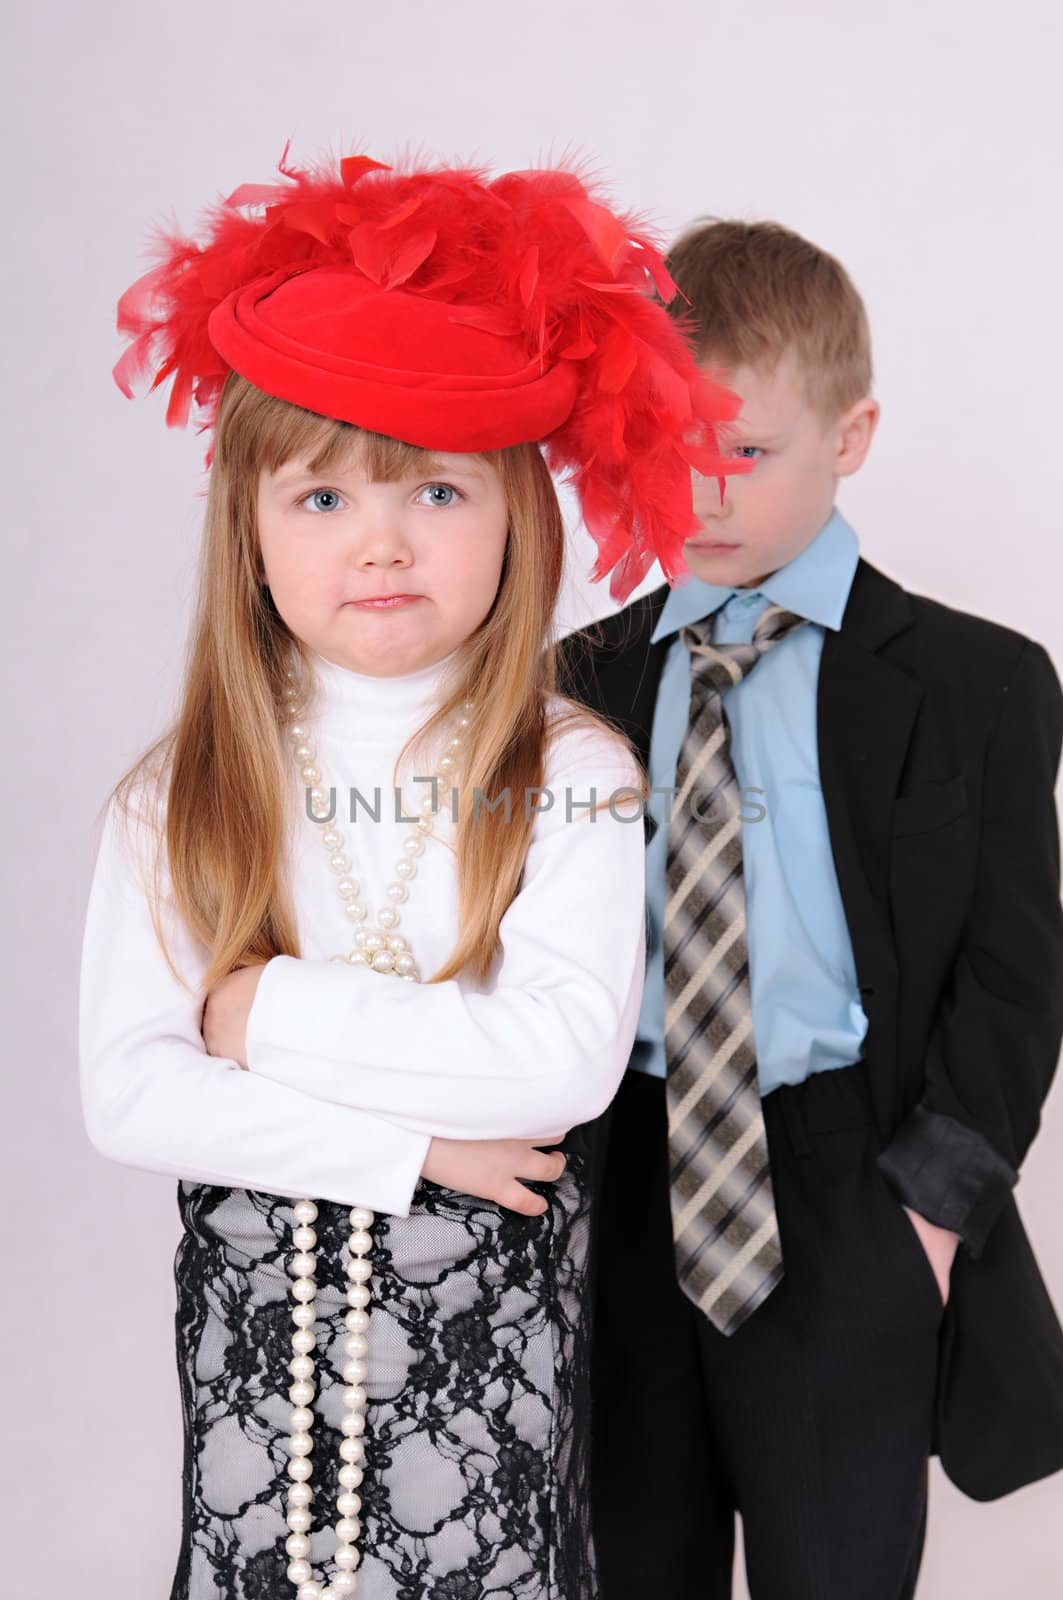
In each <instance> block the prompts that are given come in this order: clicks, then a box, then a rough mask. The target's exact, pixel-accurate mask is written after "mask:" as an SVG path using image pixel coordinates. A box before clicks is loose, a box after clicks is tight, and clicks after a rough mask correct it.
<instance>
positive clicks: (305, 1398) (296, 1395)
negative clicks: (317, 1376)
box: [288, 1378, 314, 1406]
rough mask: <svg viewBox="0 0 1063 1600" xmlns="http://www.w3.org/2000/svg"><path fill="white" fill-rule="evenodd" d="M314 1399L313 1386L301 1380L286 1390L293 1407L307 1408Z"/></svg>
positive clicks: (303, 1379)
mask: <svg viewBox="0 0 1063 1600" xmlns="http://www.w3.org/2000/svg"><path fill="white" fill-rule="evenodd" d="M313 1398H314V1385H313V1384H312V1383H307V1381H306V1379H305V1378H301V1379H300V1380H299V1382H298V1383H293V1384H292V1385H291V1387H290V1388H289V1390H288V1399H289V1400H290V1401H291V1403H292V1405H293V1406H308V1405H309V1404H310V1402H311V1400H312V1399H313Z"/></svg>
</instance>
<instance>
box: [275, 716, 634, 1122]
mask: <svg viewBox="0 0 1063 1600" xmlns="http://www.w3.org/2000/svg"><path fill="white" fill-rule="evenodd" d="M596 737H597V738H598V740H599V746H598V750H599V753H598V754H593V753H591V752H589V750H588V746H587V742H586V734H584V735H583V736H582V738H581V737H575V738H570V737H567V736H564V735H563V736H562V738H561V740H559V741H558V742H559V744H560V743H562V742H563V744H564V750H563V751H562V752H559V756H558V760H557V761H555V762H554V763H553V764H552V765H550V766H548V768H547V777H546V780H545V782H546V786H547V787H548V788H549V789H550V791H551V793H552V794H553V796H554V803H553V805H552V806H551V808H550V809H549V810H547V811H544V812H540V814H539V815H538V817H537V818H536V822H535V827H534V830H533V834H532V839H531V843H530V847H529V850H528V855H527V860H526V864H525V870H524V875H523V878H522V881H521V886H520V889H519V891H518V893H517V895H516V896H515V898H514V899H513V901H512V903H511V904H510V906H509V908H508V909H507V911H506V913H505V915H504V916H503V918H502V921H501V924H500V930H499V931H500V939H501V953H500V956H499V958H498V959H497V960H496V963H495V965H494V967H493V968H492V972H491V974H490V975H489V981H488V983H487V984H486V985H484V986H474V985H472V984H469V983H466V982H465V980H464V978H459V979H451V980H449V981H447V982H444V983H439V984H412V983H402V982H397V981H395V980H394V979H388V980H382V979H381V978H380V977H379V976H378V975H377V974H375V973H372V972H370V971H368V970H367V969H366V968H359V967H348V966H345V965H343V964H340V963H335V962H329V961H302V960H296V959H294V958H292V957H289V956H277V957H275V958H274V959H273V960H272V961H270V962H268V963H267V964H266V966H265V968H264V970H263V973H262V976H261V978H260V980H259V984H258V989H257V991H256V993H255V997H254V1000H253V1002H252V1005H251V1010H250V1014H249V1016H248V1025H247V1051H246V1054H247V1062H248V1066H249V1067H250V1068H251V1071H252V1074H253V1075H254V1076H256V1077H261V1078H263V1079H271V1080H272V1081H273V1082H274V1083H277V1084H283V1085H286V1086H289V1087H291V1086H296V1085H297V1086H298V1087H299V1088H301V1089H302V1090H303V1091H304V1092H306V1093H308V1094H312V1095H316V1096H319V1097H320V1099H321V1101H322V1102H323V1103H324V1102H327V1103H329V1104H330V1105H333V1106H344V1107H350V1106H358V1107H360V1108H361V1109H362V1110H363V1111H367V1112H372V1113H374V1114H376V1115H378V1116H392V1115H397V1116H401V1118H402V1121H403V1124H404V1126H407V1127H417V1128H422V1129H423V1128H427V1127H429V1126H431V1127H432V1128H434V1129H435V1130H436V1131H438V1132H441V1133H444V1134H447V1135H449V1136H451V1137H454V1138H472V1139H477V1138H481V1139H487V1138H501V1137H507V1138H538V1137H543V1136H545V1135H547V1134H551V1133H557V1132H559V1131H560V1130H562V1129H564V1130H567V1129H568V1128H571V1127H574V1126H575V1125H576V1124H578V1123H581V1122H586V1121H589V1120H591V1119H592V1118H594V1117H596V1116H597V1115H598V1114H599V1113H600V1112H601V1111H602V1110H604V1108H605V1107H606V1105H607V1104H608V1103H609V1101H610V1100H611V1099H612V1097H613V1095H614V1094H615V1092H616V1089H617V1087H618V1085H619V1082H620V1079H621V1077H622V1076H623V1073H624V1069H625V1067H626V1065H627V1060H628V1056H629V1054H630V1050H631V1045H632V1041H633V1039H634V1035H635V1028H636V1025H637V1022H638V1012H639V1004H640V1000H641V994H642V983H643V976H644V967H645V904H644V874H645V869H644V846H643V830H642V826H641V822H640V814H639V810H638V808H637V807H634V808H633V804H632V801H631V800H630V798H628V799H626V800H625V799H622V798H621V797H620V796H619V794H618V791H619V790H621V789H630V788H631V787H632V786H637V785H638V783H639V781H640V780H639V775H638V771H637V768H636V767H635V765H634V763H633V762H632V761H631V759H630V757H627V756H626V755H625V754H624V753H623V752H622V751H619V750H618V747H617V745H616V743H615V741H613V740H612V739H610V740H609V741H608V747H607V750H606V751H605V752H604V753H603V752H602V743H603V742H604V741H603V736H601V735H597V736H596ZM566 752H567V755H568V759H565V754H566ZM618 754H619V755H620V756H622V757H623V759H622V760H621V761H618ZM610 796H614V800H613V803H612V805H611V807H606V808H605V809H602V810H600V811H598V812H597V813H596V814H594V815H593V816H592V814H591V811H590V809H589V807H590V806H591V805H594V804H601V803H602V802H604V801H606V800H607V799H609V797H610Z"/></svg>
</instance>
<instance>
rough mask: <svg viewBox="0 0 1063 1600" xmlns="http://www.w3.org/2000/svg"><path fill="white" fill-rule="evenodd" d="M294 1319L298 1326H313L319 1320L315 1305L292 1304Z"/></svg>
mask: <svg viewBox="0 0 1063 1600" xmlns="http://www.w3.org/2000/svg"><path fill="white" fill-rule="evenodd" d="M292 1321H293V1322H294V1323H295V1326H296V1327H297V1328H312V1327H313V1326H314V1323H315V1322H316V1321H317V1311H316V1310H315V1308H314V1306H313V1305H305V1306H292Z"/></svg>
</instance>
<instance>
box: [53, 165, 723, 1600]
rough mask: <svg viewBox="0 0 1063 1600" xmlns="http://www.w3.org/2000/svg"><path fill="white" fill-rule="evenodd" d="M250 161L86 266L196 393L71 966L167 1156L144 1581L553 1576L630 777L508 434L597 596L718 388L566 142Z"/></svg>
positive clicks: (456, 1599)
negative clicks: (172, 1323) (161, 668)
mask: <svg viewBox="0 0 1063 1600" xmlns="http://www.w3.org/2000/svg"><path fill="white" fill-rule="evenodd" d="M286 154H287V151H286V152H285V155H286ZM280 171H281V173H282V175H283V176H284V177H285V178H286V179H287V180H288V182H287V183H286V184H281V185H278V186H276V187H272V186H263V187H257V186H247V187H245V188H243V189H240V190H237V191H236V192H235V193H234V194H233V195H231V196H229V198H228V199H227V200H226V201H225V202H223V203H222V204H221V205H218V206H216V207H215V208H214V210H213V212H212V213H211V214H210V216H209V218H208V238H207V241H206V243H205V244H204V245H202V246H201V245H198V244H196V243H194V242H192V241H189V240H185V239H180V238H177V237H174V236H172V235H165V236H163V238H162V241H161V244H160V245H158V246H157V252H158V254H159V255H160V257H161V259H160V262H159V265H157V266H156V267H155V268H154V269H153V270H152V271H151V272H149V273H148V274H146V275H145V277H143V278H142V279H140V280H138V282H137V283H136V284H134V285H133V286H132V288H131V289H130V290H129V291H127V293H126V295H124V296H123V298H122V301H121V302H120V305H119V326H120V327H121V328H122V329H123V331H125V332H126V333H128V334H130V335H132V336H133V344H132V346H131V348H130V349H129V350H128V351H127V353H126V356H125V357H124V358H123V360H122V361H121V362H120V363H119V364H118V366H117V367H116V369H115V377H116V379H117V381H118V382H119V384H120V385H121V387H122V388H123V390H124V391H125V392H126V393H127V394H129V393H131V392H132V391H131V388H130V383H131V380H132V379H133V378H134V377H135V376H136V375H137V374H138V373H139V372H140V371H142V370H143V369H144V368H145V367H146V366H147V365H148V364H149V363H150V362H151V361H152V360H154V359H155V357H156V356H157V355H159V354H161V355H162V357H163V359H162V362H161V364H160V365H159V366H158V368H157V371H156V374H155V380H154V384H153V387H154V386H155V385H157V384H158V383H159V382H161V381H162V380H163V379H164V378H167V377H170V376H172V377H173V379H174V388H173V392H172V395H171V399H170V403H169V408H168V411H167V421H168V422H170V423H171V424H180V423H183V422H185V421H186V420H187V419H188V416H189V411H190V407H191V402H192V399H193V398H194V399H195V401H196V403H197V405H198V406H199V407H200V409H201V411H202V412H203V413H204V415H205V418H206V420H205V422H204V427H210V428H212V429H213V439H212V444H211V448H210V451H209V453H208V457H207V463H208V466H210V468H211V471H210V479H209V492H208V498H207V505H206V521H205V532H204V544H203V558H202V572H201V583H200V591H199V600H198V611H197V616H196V619H195V625H194V632H193V638H192V644H191V649H190V653H189V659H188V665H187V671H186V675H185V681H184V686H183V693H182V699H181V704H180V708H179V711H178V714H177V717H176V720H175V722H174V724H173V726H172V727H171V728H170V729H169V730H168V731H167V732H166V733H165V734H164V735H163V736H162V737H161V738H160V739H159V740H158V741H157V742H156V743H155V744H154V745H153V746H152V747H151V749H150V750H149V751H148V752H147V753H146V755H145V756H144V757H143V758H142V759H141V760H140V761H139V762H137V763H136V765H135V766H134V767H133V769H132V770H131V771H130V772H129V773H127V774H126V775H125V777H124V778H123V780H122V781H121V782H120V783H119V784H118V785H117V786H116V789H115V791H114V792H113V793H112V795H111V797H110V802H109V805H108V810H107V816H106V820H105V826H104V832H103V837H102V841H101V844H100V849H99V855H98V858H97V862H96V869H95V875H94V878H93V883H92V888H91V893H90V899H89V906H88V915H87V922H86V928H85V937H84V952H83V964H82V976H81V1035H80V1059H81V1081H82V1092H83V1104H84V1111H85V1118H86V1124H87V1127H88V1131H89V1135H90V1137H91V1139H92V1141H93V1143H94V1144H95V1145H96V1147H97V1148H98V1149H99V1150H101V1151H102V1152H103V1153H104V1154H105V1155H108V1156H110V1157H112V1158H114V1159H116V1160H119V1161H123V1162H127V1163H129V1164H131V1165H134V1166H139V1167H144V1168H148V1169H150V1170H154V1171H159V1172H167V1173H169V1174H171V1175H172V1176H174V1177H176V1178H177V1179H178V1180H179V1185H178V1195H179V1205H180V1211H181V1216H182V1220H183V1223H184V1229H185V1231H184V1235H183V1237H182V1240H181V1243H180V1246H179V1249H178V1253H177V1260H176V1283H177V1319H176V1326H177V1344H178V1364H179V1371H180V1377H181V1386H182V1399H183V1411H184V1425H185V1462H184V1518H183V1534H182V1545H181V1552H180V1560H179V1564H178V1569H177V1574H176V1577H175V1580H174V1584H173V1589H172V1600H208V1597H210V1600H213V1597H215V1596H225V1597H226V1600H267V1597H268V1600H275V1597H278V1596H280V1595H282V1594H283V1593H285V1592H290V1593H294V1594H295V1595H296V1596H297V1600H320V1597H322V1596H327V1597H329V1600H338V1597H340V1596H345V1595H349V1594H351V1593H353V1592H354V1591H355V1587H356V1584H357V1590H358V1593H359V1594H360V1595H362V1596H364V1597H366V1600H385V1597H387V1600H414V1597H420V1596H425V1595H432V1596H437V1597H440V1600H443V1597H446V1600H479V1597H480V1596H486V1595H488V1594H490V1595H493V1596H506V1597H511V1600H589V1597H590V1596H591V1595H592V1594H593V1593H594V1570H593V1557H592V1552H591V1549H590V1540H589V1533H588V1529H587V1522H586V1516H587V1506H588V1495H587V1487H586V1437H585V1425H584V1406H585V1387H584V1386H585V1378H586V1371H585V1367H586V1350H587V1326H586V1317H585V1313H584V1307H585V1304H586V1298H587V1297H586V1293H585V1274H586V1243H587V1215H586V1196H587V1187H588V1184H587V1172H586V1165H587V1162H586V1150H585V1148H584V1145H583V1141H582V1139H581V1137H580V1127H579V1125H580V1124H583V1123H585V1122H587V1121H588V1120H589V1119H592V1118H594V1117H595V1116H597V1115H598V1114H599V1113H600V1112H601V1111H602V1110H603V1109H604V1107H605V1106H606V1104H607V1103H608V1101H609V1100H610V1098H611V1096H612V1094H613V1092H614V1090H615V1089H616V1087H617V1084H618V1082H619V1080H620V1077H621V1075H622V1073H623V1070H624V1067H625V1064H626V1061H627V1057H628V1052H629V1047H630V1044H631V1041H632V1038H633V1035H634V1029H635V1023H636V1019H637V1014H638V1008H639V1000H640V992H641V984H642V975H643V914H644V913H643V899H642V895H643V875H642V838H643V834H642V829H641V828H640V827H638V826H634V827H633V826H632V825H631V823H632V820H634V821H636V822H637V821H638V817H639V815H640V807H639V805H638V799H639V796H640V795H643V794H644V789H643V787H642V778H641V775H640V773H639V771H638V769H637V767H636V764H635V762H634V760H633V757H632V756H631V753H630V750H629V747H628V746H627V745H626V743H625V741H624V740H623V739H622V738H621V737H620V736H619V735H618V734H616V733H615V732H614V731H612V730H611V729H610V728H609V727H608V726H607V725H606V724H604V723H600V722H597V721H596V720H595V719H594V718H592V717H591V716H590V715H589V714H588V713H587V712H585V711H583V710H582V709H581V708H578V707H577V706H576V705H575V703H574V702H569V701H566V700H564V699H563V698H562V697H561V696H560V695H558V694H557V693H556V691H555V688H554V679H553V666H552V655H551V652H550V650H549V648H548V646H549V642H550V628H551V618H552V614H553V610H554V605H555V601H556V598H557V592H558V586H559V583H560V578H561V572H562V558H563V532H562V524H561V518H560V512H559V507H558V503H557V499H556V495H555V493H554V489H553V485H552V481H551V478H550V475H549V471H548V468H547V464H546V461H545V460H544V456H543V454H542V453H541V451H540V448H539V442H540V441H541V442H543V443H544V445H545V448H546V451H547V457H548V459H549V460H550V463H551V464H552V465H553V466H555V467H559V468H560V467H567V468H569V469H571V470H572V471H573V472H574V474H575V480H576V484H577V487H578V489H579V491H580V494H581V500H582V506H583V510H584V515H585V519H586V521H587V525H588V527H589V529H590V531H591V533H592V534H593V535H594V537H595V538H596V540H597V542H598V545H599V552H600V555H599V561H598V563H597V565H596V569H595V576H596V577H601V576H604V575H605V573H607V572H612V573H613V579H612V592H613V594H614V595H615V596H616V597H617V598H619V599H622V598H624V597H625V596H626V594H627V593H628V592H630V589H631V588H632V587H633V586H634V585H635V584H636V583H637V582H638V581H639V580H640V579H641V577H642V576H643V574H644V573H645V572H646V571H647V570H648V568H649V566H650V564H651V563H652V561H653V560H654V559H660V560H661V561H662V564H663V565H664V569H665V571H666V573H667V574H668V575H669V576H671V575H673V574H674V572H675V571H677V570H679V560H680V557H679V550H680V548H681V545H682V541H683V539H684V538H685V537H687V535H688V533H689V532H690V530H691V527H692V514H691V508H690V481H689V469H690V465H691V464H694V465H697V466H698V468H699V470H701V471H706V470H711V471H716V470H726V468H722V467H720V465H719V457H718V454H717V452H716V449H715V439H714V425H715V423H716V422H717V421H718V420H720V419H722V418H724V417H727V416H730V415H732V414H733V410H734V402H733V400H732V398H731V397H730V396H729V395H727V394H726V392H724V391H719V390H716V389H714V388H713V387H712V386H711V385H709V384H708V383H707V382H706V381H705V380H704V379H702V378H701V377H700V376H699V375H698V373H697V371H696V369H695V368H694V366H693V362H692V358H691V357H690V356H689V354H688V352H687V349H686V345H685V343H684V342H683V340H682V337H681V334H680V333H679V332H678V331H677V330H676V329H675V327H674V325H673V324H672V323H671V322H670V321H669V320H668V318H667V315H666V313H665V312H664V310H663V308H662V307H661V306H660V305H659V304H658V303H656V302H655V301H654V300H653V299H652V298H651V296H650V295H649V294H648V293H646V292H644V291H645V290H646V289H647V287H648V278H647V274H650V275H652V277H653V279H654V281H655V282H656V283H657V285H658V287H659V288H661V289H662V290H663V292H665V293H669V292H670V288H669V285H668V280H667V277H666V275H665V274H664V271H663V266H662V264H661V262H660V258H659V256H658V255H657V253H656V250H655V248H654V246H653V245H652V243H651V242H650V241H649V240H648V239H647V238H646V237H644V236H643V235H640V234H639V233H637V232H636V231H635V229H634V227H633V226H632V224H631V223H630V222H629V221H628V220H626V219H623V218H618V217H616V216H614V215H613V213H612V212H610V211H609V210H608V209H607V208H605V207H604V206H603V205H602V204H601V203H600V201H599V200H598V199H596V198H595V197H594V196H593V195H592V194H591V193H590V192H589V191H588V190H587V189H586V187H585V186H584V184H583V183H582V182H581V181H580V180H579V178H578V177H577V176H576V175H574V174H573V173H570V172H565V171H547V172H536V173H523V174H519V173H514V174H509V175H506V176H504V177H501V178H497V179H495V180H493V181H489V180H488V179H487V178H486V176H485V175H483V174H481V173H476V172H471V171H463V170H446V169H440V170H433V171H406V172H397V171H393V170H391V169H389V168H385V167H383V166H381V165H380V164H379V163H376V162H373V161H370V160H369V159H368V158H367V157H361V156H359V157H351V158H347V159H346V160H344V161H342V162H341V163H340V165H339V170H338V172H337V171H332V170H329V169H328V168H327V167H325V166H320V167H318V168H316V169H311V170H299V169H294V168H292V169H290V168H287V167H285V165H284V158H283V157H282V161H281V163H280ZM248 213H254V214H248ZM396 978H398V979H399V981H397V982H396V981H395V979H396ZM381 979H386V980H387V981H381ZM559 1143H563V1146H564V1148H563V1152H561V1153H552V1154H549V1153H546V1152H545V1151H544V1149H543V1146H550V1145H556V1144H559ZM529 1184H531V1185H538V1187H537V1188H532V1187H528V1186H527V1185H529ZM311 1196H313V1197H315V1198H314V1199H311V1198H309V1197H311ZM370 1286H371V1290H372V1295H370ZM370 1303H371V1304H372V1312H371V1315H370V1312H369V1306H370ZM330 1441H334V1442H333V1443H332V1444H331V1447H330ZM337 1447H338V1448H337ZM311 1457H313V1460H312V1461H311ZM311 1480H313V1486H312V1484H311ZM330 1508H331V1509H330ZM330 1516H331V1517H332V1518H334V1521H335V1526H334V1530H333V1531H332V1532H331V1533H330V1531H329V1530H328V1529H327V1527H326V1526H325V1524H326V1522H327V1521H328V1520H329V1519H330ZM356 1569H357V1577H356Z"/></svg>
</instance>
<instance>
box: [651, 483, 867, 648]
mask: <svg viewBox="0 0 1063 1600" xmlns="http://www.w3.org/2000/svg"><path fill="white" fill-rule="evenodd" d="M859 560H860V548H859V545H858V543H857V538H856V534H855V533H854V532H853V530H852V528H851V527H850V526H849V524H848V523H847V522H846V520H845V518H844V517H843V516H842V514H841V512H840V511H839V510H838V509H837V508H835V509H834V510H833V511H832V512H831V514H830V516H829V517H828V518H827V520H826V522H825V523H824V524H823V526H822V528H821V529H820V530H819V532H818V533H817V534H816V537H815V538H814V539H813V540H812V542H811V544H808V545H806V546H805V548H804V549H803V550H802V551H801V552H800V553H799V554H798V555H796V556H794V558H793V560H792V561H788V562H787V563H786V565H785V567H780V568H779V570H778V572H773V573H772V574H771V576H770V577H768V578H765V579H764V582H763V583H762V584H760V585H759V586H758V588H757V590H756V591H755V592H757V593H759V594H763V595H766V596H767V597H768V599H769V600H770V601H771V602H772V603H773V604H774V605H778V606H785V608H786V610H787V611H793V612H796V614H797V615H798V616H799V617H807V618H808V619H809V621H810V622H818V623H819V624H820V625H821V626H822V627H824V628H832V629H834V630H835V631H837V629H838V628H840V627H841V621H842V617H843V615H844V614H845V606H846V602H847V601H848V599H849V590H850V589H851V588H852V585H853V578H854V577H855V576H856V567H857V563H858V561H859ZM746 592H747V591H745V590H742V589H735V588H733V587H727V586H722V585H720V584H715V583H703V582H702V581H701V579H700V578H695V577H690V578H688V579H686V580H685V581H684V582H683V583H682V584H678V585H677V586H676V587H675V588H674V589H672V590H671V591H670V592H669V594H668V595H667V596H666V598H665V602H664V605H663V607H662V608H661V614H660V616H659V617H658V619H657V626H656V627H655V628H654V630H653V633H652V635H651V637H650V643H651V644H656V643H657V642H658V641H659V640H660V639H666V638H668V637H669V635H670V634H673V633H678V632H679V630H680V628H685V627H687V626H688V625H689V624H690V623H692V622H698V621H700V619H701V618H703V617H709V616H711V615H712V614H713V612H715V611H718V610H719V609H720V607H721V606H723V605H726V603H727V601H728V600H729V599H730V598H731V596H732V595H733V594H744V593H746Z"/></svg>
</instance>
